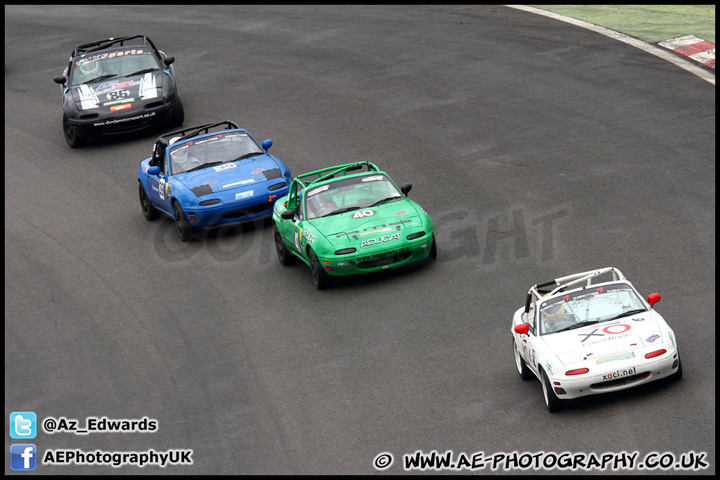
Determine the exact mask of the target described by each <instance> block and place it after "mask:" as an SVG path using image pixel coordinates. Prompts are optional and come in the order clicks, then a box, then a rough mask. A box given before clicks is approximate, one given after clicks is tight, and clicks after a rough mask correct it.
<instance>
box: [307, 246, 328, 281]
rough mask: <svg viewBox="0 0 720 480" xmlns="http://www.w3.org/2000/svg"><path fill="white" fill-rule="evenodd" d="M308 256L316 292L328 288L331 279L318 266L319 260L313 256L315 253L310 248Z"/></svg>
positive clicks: (320, 266)
mask: <svg viewBox="0 0 720 480" xmlns="http://www.w3.org/2000/svg"><path fill="white" fill-rule="evenodd" d="M309 256H310V271H311V272H312V276H313V281H314V282H315V286H316V287H317V289H318V290H323V289H325V288H328V287H329V286H331V285H332V284H333V278H332V277H331V276H330V275H328V274H327V272H325V270H324V269H323V267H322V265H320V260H318V258H317V255H315V252H313V251H312V248H311V249H309Z"/></svg>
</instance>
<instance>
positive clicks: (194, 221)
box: [188, 215, 200, 223]
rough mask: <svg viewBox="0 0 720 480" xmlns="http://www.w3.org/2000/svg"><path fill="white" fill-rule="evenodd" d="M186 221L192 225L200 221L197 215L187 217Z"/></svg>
mask: <svg viewBox="0 0 720 480" xmlns="http://www.w3.org/2000/svg"><path fill="white" fill-rule="evenodd" d="M188 220H190V221H191V222H193V223H197V222H199V221H200V219H199V218H198V216H197V215H188Z"/></svg>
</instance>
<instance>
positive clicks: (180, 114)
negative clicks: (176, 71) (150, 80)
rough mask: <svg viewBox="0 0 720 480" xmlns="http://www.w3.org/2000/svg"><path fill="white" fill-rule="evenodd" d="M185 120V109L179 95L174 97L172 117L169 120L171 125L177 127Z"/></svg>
mask: <svg viewBox="0 0 720 480" xmlns="http://www.w3.org/2000/svg"><path fill="white" fill-rule="evenodd" d="M184 121H185V109H184V108H183V104H182V102H181V101H180V97H178V96H176V97H175V106H174V107H173V110H172V118H171V120H170V126H171V127H179V126H180V125H182V124H183V122H184Z"/></svg>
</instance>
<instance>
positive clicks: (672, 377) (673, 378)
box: [668, 354, 683, 382]
mask: <svg viewBox="0 0 720 480" xmlns="http://www.w3.org/2000/svg"><path fill="white" fill-rule="evenodd" d="M682 376H683V371H682V361H681V360H680V355H679V354H678V367H677V371H676V372H675V373H673V374H672V375H670V376H669V377H668V378H669V379H670V381H672V382H674V381H677V380H680V379H681V378H682Z"/></svg>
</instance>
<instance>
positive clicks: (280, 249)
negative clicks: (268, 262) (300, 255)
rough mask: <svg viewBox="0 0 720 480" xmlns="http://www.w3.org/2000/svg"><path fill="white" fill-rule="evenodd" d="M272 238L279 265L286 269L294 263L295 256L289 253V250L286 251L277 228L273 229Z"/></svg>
mask: <svg viewBox="0 0 720 480" xmlns="http://www.w3.org/2000/svg"><path fill="white" fill-rule="evenodd" d="M273 237H274V238H275V251H276V252H277V256H278V260H280V263H281V264H283V265H285V266H286V267H287V266H288V265H291V264H293V263H295V256H294V255H293V254H292V253H290V250H288V249H287V247H286V246H285V242H284V241H283V239H282V236H281V235H280V230H278V228H277V226H274V227H273Z"/></svg>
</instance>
